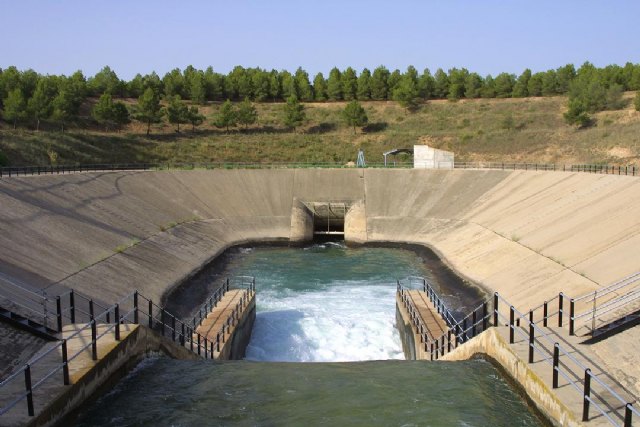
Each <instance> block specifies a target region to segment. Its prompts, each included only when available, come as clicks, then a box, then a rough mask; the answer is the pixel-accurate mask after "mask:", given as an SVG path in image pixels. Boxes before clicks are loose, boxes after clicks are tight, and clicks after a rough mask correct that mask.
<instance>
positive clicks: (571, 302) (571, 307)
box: [569, 298, 576, 335]
mask: <svg viewBox="0 0 640 427" xmlns="http://www.w3.org/2000/svg"><path fill="white" fill-rule="evenodd" d="M575 309H576V303H575V301H574V300H573V298H571V300H569V335H573V332H574V320H575V319H574V315H575Z"/></svg>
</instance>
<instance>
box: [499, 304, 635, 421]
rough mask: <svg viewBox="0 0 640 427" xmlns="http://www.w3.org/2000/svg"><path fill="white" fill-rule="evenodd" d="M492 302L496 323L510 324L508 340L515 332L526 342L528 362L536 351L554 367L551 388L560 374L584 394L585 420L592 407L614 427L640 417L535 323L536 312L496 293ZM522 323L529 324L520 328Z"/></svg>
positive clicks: (588, 416)
mask: <svg viewBox="0 0 640 427" xmlns="http://www.w3.org/2000/svg"><path fill="white" fill-rule="evenodd" d="M560 295H562V294H560ZM501 303H503V304H501ZM493 305H494V307H493V316H494V320H493V325H494V326H495V325H500V324H501V323H502V322H504V324H505V325H506V326H508V328H509V343H510V344H514V343H515V335H516V333H517V334H518V335H519V336H520V337H521V338H523V339H524V340H526V341H527V347H528V363H533V362H534V356H535V354H538V355H539V356H540V357H541V361H544V362H545V363H547V364H549V365H550V366H551V368H552V387H553V388H554V389H555V388H558V387H559V383H558V379H559V376H562V377H563V378H564V379H565V380H566V381H567V382H568V384H569V385H570V386H571V388H572V389H573V390H575V391H576V392H578V393H580V394H581V398H582V401H583V407H582V421H589V419H591V418H592V417H591V416H590V409H591V407H592V406H593V408H595V409H596V410H597V412H598V413H599V414H600V415H601V416H603V417H604V418H605V419H606V420H607V421H609V423H611V424H612V425H614V426H620V425H623V426H624V427H631V425H632V418H633V415H636V416H640V411H638V409H636V408H635V407H634V406H633V403H634V402H630V401H628V400H627V399H624V398H623V397H622V396H620V394H619V393H617V392H616V391H615V390H613V389H612V388H611V387H610V386H609V385H608V384H606V383H605V382H604V381H603V380H602V379H601V378H599V377H598V376H596V375H594V374H592V370H591V368H589V367H587V366H585V365H584V364H583V363H581V362H580V361H579V360H578V359H577V358H576V357H574V356H573V355H572V354H571V353H570V352H569V351H567V350H565V349H564V348H563V347H562V346H561V345H560V344H559V343H558V342H557V341H555V340H553V339H552V338H551V336H550V335H549V334H548V333H547V332H546V331H545V330H544V329H543V328H542V327H540V326H539V325H538V324H537V323H536V322H534V320H533V311H529V312H528V314H527V315H525V314H523V313H521V312H520V311H518V310H517V309H516V308H515V307H514V306H513V305H511V304H510V303H509V302H508V301H507V300H505V299H504V298H502V297H501V296H500V295H499V294H498V293H497V292H496V293H495V294H494V303H493ZM501 306H504V307H507V308H508V313H509V314H508V315H505V314H504V313H502V312H501V310H500V307H501ZM560 313H562V309H560ZM521 322H522V323H523V324H525V325H526V326H522V327H521V326H520V323H521ZM560 326H561V325H560ZM550 348H553V350H550ZM561 357H562V358H563V359H561ZM567 361H568V362H569V363H572V364H574V365H575V366H576V367H577V368H578V369H579V370H580V371H581V372H580V373H578V374H576V373H575V372H573V371H571V370H570V369H569V367H568V365H567ZM582 375H584V377H582ZM581 379H582V381H581ZM614 417H615V418H614Z"/></svg>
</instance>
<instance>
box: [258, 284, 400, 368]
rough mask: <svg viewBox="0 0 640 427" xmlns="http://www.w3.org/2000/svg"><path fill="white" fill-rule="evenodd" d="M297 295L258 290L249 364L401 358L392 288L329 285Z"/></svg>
mask: <svg viewBox="0 0 640 427" xmlns="http://www.w3.org/2000/svg"><path fill="white" fill-rule="evenodd" d="M320 288H321V289H318V290H306V291H303V292H296V291H286V292H281V291H277V290H273V289H270V290H265V291H258V306H259V307H258V313H257V316H256V322H255V325H254V329H253V334H252V338H251V342H250V344H249V346H248V347H247V354H246V358H247V359H249V360H269V361H288V362H346V361H356V360H387V359H403V358H404V355H403V352H402V344H401V342H400V336H399V334H398V331H397V330H396V328H395V310H396V309H395V286H393V285H390V284H389V282H387V283H367V284H363V283H362V282H357V281H346V282H332V283H330V284H328V285H324V286H321V287H320Z"/></svg>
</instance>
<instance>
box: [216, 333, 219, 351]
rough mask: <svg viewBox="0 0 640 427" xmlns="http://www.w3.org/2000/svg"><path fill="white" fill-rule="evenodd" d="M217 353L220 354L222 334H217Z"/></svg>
mask: <svg viewBox="0 0 640 427" xmlns="http://www.w3.org/2000/svg"><path fill="white" fill-rule="evenodd" d="M216 351H217V352H218V353H220V332H218V333H217V334H216Z"/></svg>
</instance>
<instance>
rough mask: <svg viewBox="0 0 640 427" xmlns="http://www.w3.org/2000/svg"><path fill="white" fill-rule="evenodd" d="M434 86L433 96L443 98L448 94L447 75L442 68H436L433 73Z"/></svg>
mask: <svg viewBox="0 0 640 427" xmlns="http://www.w3.org/2000/svg"><path fill="white" fill-rule="evenodd" d="M433 78H434V83H435V88H434V91H433V92H434V96H435V97H436V98H439V99H444V98H446V97H447V96H448V95H449V77H448V76H447V73H445V72H444V71H443V70H442V68H438V69H437V70H436V73H435V74H434V75H433Z"/></svg>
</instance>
